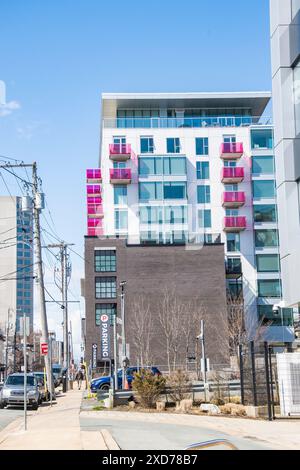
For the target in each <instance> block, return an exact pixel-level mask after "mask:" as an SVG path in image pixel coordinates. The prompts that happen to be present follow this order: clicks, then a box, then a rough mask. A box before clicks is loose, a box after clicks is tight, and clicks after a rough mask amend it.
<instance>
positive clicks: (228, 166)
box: [224, 160, 237, 168]
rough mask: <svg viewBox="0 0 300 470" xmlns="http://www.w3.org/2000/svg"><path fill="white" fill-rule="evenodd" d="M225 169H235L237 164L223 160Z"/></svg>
mask: <svg viewBox="0 0 300 470" xmlns="http://www.w3.org/2000/svg"><path fill="white" fill-rule="evenodd" d="M224 166H225V168H236V166H237V163H236V162H235V161H233V160H225V161H224Z"/></svg>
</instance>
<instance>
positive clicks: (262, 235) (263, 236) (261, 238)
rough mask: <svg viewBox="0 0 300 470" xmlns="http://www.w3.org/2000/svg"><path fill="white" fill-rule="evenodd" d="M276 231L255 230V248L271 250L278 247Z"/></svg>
mask: <svg viewBox="0 0 300 470" xmlns="http://www.w3.org/2000/svg"><path fill="white" fill-rule="evenodd" d="M278 242H279V241H278V231H277V230H255V246H256V247H257V248H271V247H274V246H278Z"/></svg>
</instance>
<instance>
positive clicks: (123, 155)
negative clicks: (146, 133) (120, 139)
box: [109, 144, 132, 161]
mask: <svg viewBox="0 0 300 470" xmlns="http://www.w3.org/2000/svg"><path fill="white" fill-rule="evenodd" d="M131 155H132V149H131V145H130V144H110V145H109V158H110V159H111V160H117V161H122V160H129V159H130V158H131Z"/></svg>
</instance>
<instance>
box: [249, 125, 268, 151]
mask: <svg viewBox="0 0 300 470" xmlns="http://www.w3.org/2000/svg"><path fill="white" fill-rule="evenodd" d="M251 143H252V149H257V148H258V149H261V148H262V149H271V148H273V131H272V129H256V130H253V131H251Z"/></svg>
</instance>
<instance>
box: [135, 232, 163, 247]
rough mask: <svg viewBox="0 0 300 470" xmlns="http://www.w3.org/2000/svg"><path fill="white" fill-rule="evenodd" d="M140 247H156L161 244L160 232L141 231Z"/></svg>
mask: <svg viewBox="0 0 300 470" xmlns="http://www.w3.org/2000/svg"><path fill="white" fill-rule="evenodd" d="M140 237H141V244H142V245H156V244H162V243H163V236H162V232H157V231H150V230H149V231H147V232H144V231H142V232H141V234H140Z"/></svg>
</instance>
